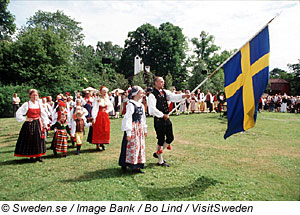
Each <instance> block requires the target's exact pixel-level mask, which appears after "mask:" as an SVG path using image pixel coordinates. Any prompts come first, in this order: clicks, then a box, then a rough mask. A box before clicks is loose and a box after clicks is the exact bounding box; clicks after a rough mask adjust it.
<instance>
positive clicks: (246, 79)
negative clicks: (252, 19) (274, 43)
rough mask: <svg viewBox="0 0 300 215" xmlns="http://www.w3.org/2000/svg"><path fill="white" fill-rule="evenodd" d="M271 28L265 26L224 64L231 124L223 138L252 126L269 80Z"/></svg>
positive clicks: (229, 123)
mask: <svg viewBox="0 0 300 215" xmlns="http://www.w3.org/2000/svg"><path fill="white" fill-rule="evenodd" d="M269 57H270V45H269V30H268V26H267V27H266V28H264V29H263V30H262V31H261V32H260V33H259V34H258V35H257V36H255V37H254V38H253V39H252V40H251V41H250V42H248V43H247V44H246V45H245V46H243V47H242V48H241V49H240V51H239V52H238V53H237V54H236V55H234V56H233V57H232V58H231V59H230V60H229V61H228V62H227V63H226V64H225V65H224V76H225V85H224V87H225V94H226V98H227V117H228V128H227V131H226V133H225V135H224V138H225V139H226V138H227V137H229V136H231V135H232V134H235V133H237V132H241V131H245V130H247V129H249V128H252V127H253V126H254V124H255V121H256V116H257V109H258V103H259V100H260V97H261V96H262V94H263V93H264V91H265V89H266V86H267V84H268V80H269Z"/></svg>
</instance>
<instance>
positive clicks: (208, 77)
mask: <svg viewBox="0 0 300 215" xmlns="http://www.w3.org/2000/svg"><path fill="white" fill-rule="evenodd" d="M280 14H281V12H280V13H277V14H276V15H275V16H274V17H273V18H272V19H271V20H270V21H269V22H267V24H265V25H264V26H263V27H262V28H261V29H260V30H259V31H258V32H257V33H256V34H254V36H252V37H251V39H249V40H248V41H247V42H246V43H245V44H244V45H243V46H242V47H241V48H239V49H238V50H237V51H236V52H234V53H233V54H232V55H231V56H230V57H228V58H227V59H226V60H225V61H224V62H223V63H222V64H221V65H220V66H218V68H217V69H215V71H213V72H212V73H211V74H210V75H209V76H207V77H206V78H205V79H204V80H203V81H202V82H201V83H200V84H199V85H198V86H197V87H196V88H195V89H193V91H192V92H191V94H192V93H194V92H195V91H196V90H197V89H199V87H201V86H202V85H203V84H204V83H205V82H206V81H207V80H208V79H210V78H211V77H212V76H213V75H214V74H216V73H217V72H218V71H219V70H220V69H221V68H222V67H223V66H224V65H225V64H226V63H227V62H228V61H230V60H231V58H233V57H234V56H235V55H236V54H237V53H238V52H239V51H240V50H241V49H242V48H243V47H244V46H245V45H246V44H247V43H249V42H250V41H251V40H253V39H254V38H255V37H256V36H257V35H258V34H259V33H260V32H261V31H262V30H264V29H265V27H267V26H268V25H269V24H270V23H271V22H272V21H273V20H274V19H275V18H277V17H278V16H279V15H280ZM179 105H180V102H179V103H178V105H176V106H175V107H174V108H173V110H172V111H171V112H170V113H169V116H170V115H171V114H172V113H173V112H174V111H175V110H176V109H177V108H178V107H179Z"/></svg>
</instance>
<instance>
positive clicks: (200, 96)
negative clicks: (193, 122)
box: [198, 92, 206, 112]
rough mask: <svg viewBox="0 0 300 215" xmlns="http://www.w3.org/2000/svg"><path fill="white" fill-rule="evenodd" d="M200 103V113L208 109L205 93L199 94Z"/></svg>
mask: <svg viewBox="0 0 300 215" xmlns="http://www.w3.org/2000/svg"><path fill="white" fill-rule="evenodd" d="M198 101H199V103H200V112H204V111H205V108H206V103H205V96H204V93H201V92H200V93H199V94H198Z"/></svg>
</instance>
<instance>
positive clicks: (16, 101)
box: [12, 87, 300, 118]
mask: <svg viewBox="0 0 300 215" xmlns="http://www.w3.org/2000/svg"><path fill="white" fill-rule="evenodd" d="M128 91H130V87H129V88H128V89H127V90H125V91H118V90H115V91H114V92H110V93H108V96H109V100H110V101H111V103H112V104H113V107H114V108H113V110H112V111H111V112H110V113H109V116H110V117H111V118H119V117H122V116H124V114H125V112H126V105H127V103H128V101H129V99H128ZM151 91H152V88H150V87H149V88H146V89H145V96H144V97H143V99H142V103H143V105H144V106H145V111H146V114H147V115H149V114H148V108H147V105H148V96H149V94H150V92H151ZM171 91H172V92H173V93H176V94H190V91H189V90H182V91H181V90H179V91H176V89H175V88H173V89H172V90H171ZM98 94H99V93H98V92H96V91H94V92H88V91H87V92H84V96H82V93H81V92H77V93H76V94H75V96H74V97H73V96H71V95H70V93H68V92H67V93H65V94H59V95H57V97H56V100H55V101H52V97H51V96H47V97H42V98H41V100H42V103H44V104H46V103H47V104H48V105H47V113H48V114H49V117H50V118H51V114H52V113H53V111H54V109H55V107H56V106H57V104H58V102H59V101H64V102H65V103H66V105H67V109H68V110H72V109H73V108H74V107H76V106H79V105H80V106H83V107H86V109H87V111H85V112H86V113H88V112H90V108H91V107H90V105H92V103H93V100H94V98H96V97H97V96H98ZM20 103H21V100H20V98H19V97H18V95H17V93H15V94H14V96H13V98H12V104H13V113H14V116H15V113H16V111H17V110H18V108H19V106H20ZM87 104H89V105H87ZM226 105H227V103H226V97H225V94H224V93H223V92H221V93H211V92H210V91H209V90H207V92H206V93H203V92H201V91H200V90H199V89H198V90H197V91H196V93H192V94H191V97H190V98H188V99H186V100H183V101H182V102H180V103H172V102H170V103H169V109H170V111H172V110H173V109H174V108H175V107H177V108H176V110H175V111H173V114H176V115H180V114H184V113H186V114H190V113H209V112H214V113H217V112H224V111H225V112H226V110H227V108H226ZM262 110H265V111H269V112H287V113H300V96H288V95H286V94H284V95H278V94H276V95H273V96H272V95H266V94H265V95H263V96H262V97H261V99H260V101H259V112H261V111H262Z"/></svg>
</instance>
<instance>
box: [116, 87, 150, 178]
mask: <svg viewBox="0 0 300 215" xmlns="http://www.w3.org/2000/svg"><path fill="white" fill-rule="evenodd" d="M143 95H144V91H143V89H142V88H141V87H139V86H134V87H132V89H131V91H130V93H129V95H128V98H129V99H130V100H129V102H128V104H127V106H126V114H125V116H124V118H123V121H122V131H124V137H123V141H122V148H121V154H120V158H119V165H120V166H121V167H122V170H123V171H124V172H126V168H127V166H129V167H130V168H131V170H132V171H133V172H135V173H144V172H143V171H142V170H141V169H143V168H144V164H145V162H146V155H145V137H147V124H146V115H145V109H144V105H143V104H142V103H141V99H142V98H143Z"/></svg>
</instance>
